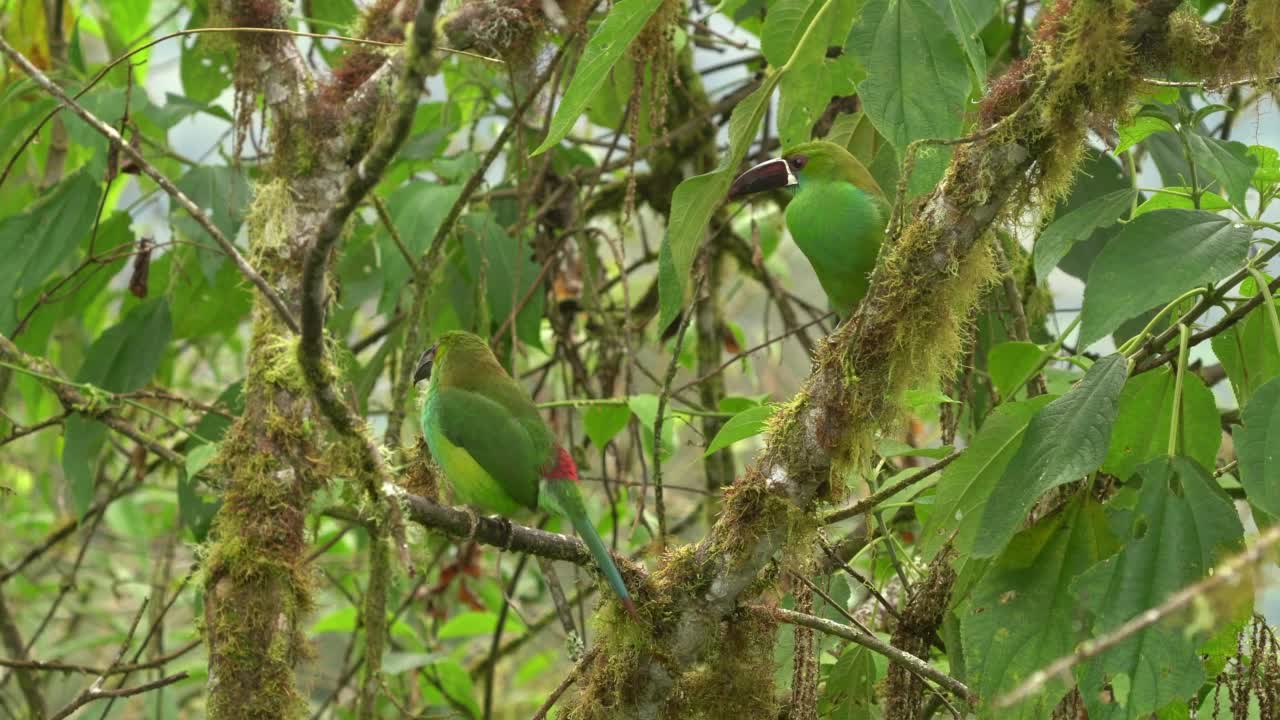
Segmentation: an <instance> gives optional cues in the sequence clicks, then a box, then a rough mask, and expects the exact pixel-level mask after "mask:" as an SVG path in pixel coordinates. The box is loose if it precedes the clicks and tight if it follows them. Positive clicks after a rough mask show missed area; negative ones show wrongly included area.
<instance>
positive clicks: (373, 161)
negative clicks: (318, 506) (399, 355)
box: [298, 0, 441, 464]
mask: <svg viewBox="0 0 1280 720" xmlns="http://www.w3.org/2000/svg"><path fill="white" fill-rule="evenodd" d="M440 2H441V0H424V2H423V3H422V6H421V7H419V8H418V14H417V16H416V17H415V18H414V22H413V34H412V36H411V37H410V38H409V43H408V47H407V48H406V49H405V53H406V55H405V63H404V67H403V73H402V75H401V77H400V84H399V86H398V87H397V88H396V104H395V113H394V114H393V115H392V117H391V119H390V121H389V123H388V126H387V128H386V130H385V131H384V132H382V133H381V134H379V136H378V138H377V140H375V141H374V143H373V147H371V148H369V152H368V154H367V155H365V156H364V158H363V159H361V160H360V162H358V163H356V166H355V167H354V168H352V170H351V172H350V173H349V174H348V175H347V179H346V182H345V183H344V184H343V187H342V192H341V194H340V195H339V198H338V201H337V203H336V204H335V205H334V206H333V207H332V208H330V209H329V212H328V213H327V214H326V215H325V218H324V221H323V222H322V223H321V224H320V228H319V229H318V230H317V231H316V238H315V240H314V241H313V242H312V243H311V247H310V249H308V251H307V257H306V260H305V262H304V264H303V268H302V340H301V342H299V343H298V363H299V364H300V365H301V366H302V370H303V373H304V374H305V375H306V377H307V382H308V384H310V385H311V390H312V392H313V393H314V394H315V396H316V400H317V401H318V402H319V403H320V408H321V410H323V411H324V414H325V415H326V416H327V417H328V418H329V420H330V422H332V423H333V424H334V427H336V428H337V429H338V431H339V432H341V433H343V434H344V435H350V434H352V433H354V432H355V429H356V427H357V419H356V417H355V413H353V412H352V411H351V409H350V408H348V407H347V406H346V404H345V403H343V402H342V400H341V399H340V398H339V397H338V396H337V393H335V392H334V390H333V386H332V384H331V383H330V379H329V376H328V374H327V373H326V372H325V368H324V357H325V352H324V321H325V306H326V305H327V300H328V298H327V292H326V289H325V282H324V278H325V271H326V270H327V268H328V265H329V256H330V255H331V254H332V252H333V248H334V246H335V245H336V244H337V242H338V238H339V237H340V236H341V235H342V229H343V228H344V227H345V226H346V224H347V220H348V219H349V218H350V217H351V215H352V213H354V212H355V210H356V208H357V207H358V206H359V205H360V203H361V202H362V201H363V200H364V197H365V195H367V194H368V193H369V191H370V190H372V189H373V187H374V186H375V185H377V184H378V181H379V180H381V179H382V174H383V173H384V172H386V169H387V166H388V165H390V164H391V160H392V158H394V157H395V154H396V152H397V151H398V150H399V149H400V146H401V145H403V144H404V141H405V139H406V138H407V137H408V136H409V130H410V128H411V127H412V126H413V115H414V112H415V111H416V110H417V108H418V97H419V95H420V94H421V93H422V83H423V81H424V80H425V79H426V77H427V75H428V72H429V70H430V58H431V50H432V48H433V47H434V44H435V31H434V28H435V17H436V12H437V11H439V9H440ZM366 444H367V443H366ZM371 460H372V458H371ZM375 464H378V463H376V462H375Z"/></svg>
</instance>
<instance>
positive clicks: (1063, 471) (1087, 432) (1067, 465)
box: [974, 353, 1128, 557]
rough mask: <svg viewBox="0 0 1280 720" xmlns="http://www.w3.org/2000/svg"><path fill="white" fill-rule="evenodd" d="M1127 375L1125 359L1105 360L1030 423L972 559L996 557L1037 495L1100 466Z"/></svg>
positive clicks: (985, 514) (990, 506)
mask: <svg viewBox="0 0 1280 720" xmlns="http://www.w3.org/2000/svg"><path fill="white" fill-rule="evenodd" d="M1127 373H1128V365H1127V361H1126V360H1125V358H1124V356H1123V355H1120V354H1119V353H1117V354H1114V355H1108V356H1107V357H1105V358H1102V359H1101V360H1099V361H1098V362H1096V363H1094V364H1093V367H1091V368H1089V371H1088V372H1086V373H1085V375H1084V378H1082V379H1081V380H1080V384H1079V385H1076V386H1075V387H1074V388H1072V389H1071V391H1070V392H1068V393H1067V394H1065V395H1063V396H1062V397H1060V398H1058V399H1057V400H1054V401H1053V402H1051V403H1049V404H1048V405H1046V406H1045V407H1044V409H1043V410H1041V411H1040V412H1039V413H1037V414H1036V416H1035V417H1034V418H1032V420H1031V423H1030V424H1029V425H1028V426H1027V434H1026V437H1025V438H1023V441H1022V447H1020V448H1018V452H1017V454H1016V455H1014V456H1013V460H1011V461H1009V465H1008V466H1007V467H1006V468H1005V471H1004V474H1003V475H1001V476H1000V482H999V483H997V484H996V488H995V490H994V491H993V492H992V493H991V496H992V497H996V498H999V500H1000V501H999V502H993V503H988V504H987V505H986V507H985V508H984V510H983V513H982V527H981V528H980V529H979V532H978V537H977V542H976V543H975V544H974V553H975V554H976V555H979V556H982V557H989V556H992V555H995V554H997V553H999V552H1000V551H1001V550H1003V549H1004V546H1005V544H1006V543H1008V542H1009V538H1011V537H1013V533H1014V532H1015V531H1016V530H1017V528H1018V526H1019V525H1020V524H1021V523H1022V520H1023V518H1025V517H1026V515H1027V512H1028V511H1029V510H1031V507H1032V506H1033V505H1035V503H1036V500H1038V499H1039V498H1040V496H1041V495H1043V494H1044V493H1045V492H1046V491H1048V490H1050V489H1051V488H1054V487H1057V486H1058V485H1062V484H1063V483H1068V482H1071V481H1072V480H1076V479H1079V478H1080V477H1082V476H1084V475H1085V474H1086V473H1090V472H1093V471H1094V470H1097V469H1098V467H1099V466H1100V465H1102V461H1103V459H1105V458H1106V456H1107V446H1108V444H1109V443H1110V442H1111V426H1112V423H1114V422H1115V418H1116V412H1117V410H1118V408H1119V404H1120V390H1121V389H1122V388H1123V387H1124V380H1125V375H1126V374H1127Z"/></svg>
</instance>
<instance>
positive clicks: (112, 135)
mask: <svg viewBox="0 0 1280 720" xmlns="http://www.w3.org/2000/svg"><path fill="white" fill-rule="evenodd" d="M0 53H3V54H4V55H6V56H8V58H9V59H10V60H12V61H13V63H14V64H15V65H17V66H18V67H19V68H22V71H23V72H24V73H26V74H27V76H28V77H30V78H31V79H32V81H34V82H35V84H36V85H39V86H40V88H41V89H43V90H44V91H45V92H47V93H49V94H50V95H52V96H53V97H54V98H56V99H57V101H58V102H59V103H61V104H62V105H63V106H64V107H66V108H67V109H68V110H70V111H71V112H73V113H75V114H76V115H77V116H78V117H79V118H80V119H81V120H84V121H85V122H86V123H88V124H89V126H90V127H92V128H93V129H94V130H97V131H98V132H99V133H100V134H102V135H104V136H105V137H106V138H107V139H108V140H110V141H111V142H112V144H114V145H115V146H116V147H118V148H120V151H121V152H123V153H124V154H125V155H128V156H129V159H130V160H132V161H133V162H134V163H136V164H137V165H138V167H139V169H141V170H142V172H143V173H145V174H146V175H147V177H149V178H151V179H152V180H154V181H155V183H156V184H157V185H159V186H160V188H161V189H162V190H164V191H165V192H166V193H168V195H169V197H171V198H173V199H174V201H175V202H177V203H178V204H179V205H181V206H182V209H183V210H186V211H187V213H188V214H189V215H191V217H192V218H193V219H194V220H195V221H196V223H197V224H199V225H200V227H202V228H204V230H205V232H207V233H209V236H210V237H212V238H213V239H214V241H215V242H217V243H218V247H220V248H222V251H223V252H224V253H226V254H227V257H229V258H231V261H232V262H233V263H235V266H236V268H238V269H239V270H240V273H241V274H242V275H244V276H245V277H246V278H248V279H249V282H252V283H253V285H254V287H256V288H258V292H260V293H262V295H263V297H265V298H266V299H267V302H269V303H271V307H273V308H274V309H275V311H276V313H277V314H279V315H280V319H281V320H283V321H284V323H285V325H288V326H289V329H291V330H293V331H294V332H295V333H296V332H298V321H297V320H294V318H293V315H292V313H290V312H289V308H288V306H287V305H285V304H284V300H282V299H281V298H280V296H279V295H278V294H276V291H275V290H274V289H272V287H271V286H270V285H268V284H267V281H266V280H265V279H264V278H263V277H262V275H261V274H259V273H258V271H257V270H255V269H254V267H253V266H252V265H250V264H249V261H248V260H247V259H245V257H244V256H243V255H241V254H240V251H239V250H236V247H235V245H232V244H231V241H230V240H229V239H227V236H226V235H223V234H222V231H221V230H219V229H218V226H217V225H214V224H213V221H212V220H210V219H209V216H208V215H206V214H205V213H204V211H203V210H201V209H200V207H199V206H198V205H196V204H195V202H193V201H192V200H191V198H189V197H187V196H186V194H185V193H183V192H182V191H181V190H179V189H178V186H177V185H174V184H173V182H172V181H170V180H169V178H167V177H165V176H164V174H162V173H161V172H160V171H159V170H157V169H156V167H155V166H154V165H152V164H151V163H149V162H147V160H146V158H144V157H142V153H140V152H138V150H137V149H135V148H134V147H133V146H132V145H130V144H129V143H128V142H127V141H126V140H125V139H124V138H123V137H121V136H120V133H118V132H116V129H115V128H113V127H111V126H110V125H108V124H107V123H105V122H103V121H102V120H100V119H99V118H98V117H97V116H95V115H94V114H93V113H91V112H89V111H88V110H86V109H85V108H84V106H82V105H80V104H79V103H77V102H76V101H75V100H72V99H71V97H70V96H68V95H67V93H66V92H64V91H63V90H62V88H60V87H58V86H57V85H56V84H54V82H53V81H52V80H50V79H49V78H48V77H47V76H46V75H45V74H44V73H42V72H40V70H39V68H37V67H36V66H35V65H32V64H31V61H30V60H28V59H27V58H26V57H25V56H24V55H23V54H22V53H20V52H18V51H17V50H15V49H14V47H13V46H12V45H10V44H9V43H8V42H6V41H5V39H4V38H0Z"/></svg>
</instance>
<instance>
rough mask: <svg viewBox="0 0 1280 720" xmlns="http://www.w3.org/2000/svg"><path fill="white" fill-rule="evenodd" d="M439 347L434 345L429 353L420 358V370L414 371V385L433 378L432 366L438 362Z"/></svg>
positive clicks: (428, 349) (429, 349)
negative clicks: (437, 352) (437, 350)
mask: <svg viewBox="0 0 1280 720" xmlns="http://www.w3.org/2000/svg"><path fill="white" fill-rule="evenodd" d="M437 347H439V346H438V345H432V346H431V347H429V348H427V351H426V352H424V353H422V357H420V358H418V369H417V370H414V371H413V382H414V384H417V383H420V382H422V381H423V380H426V379H427V378H429V377H431V366H432V364H434V363H435V361H436V348H437Z"/></svg>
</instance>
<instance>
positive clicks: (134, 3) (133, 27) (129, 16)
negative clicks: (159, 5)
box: [106, 0, 151, 43]
mask: <svg viewBox="0 0 1280 720" xmlns="http://www.w3.org/2000/svg"><path fill="white" fill-rule="evenodd" d="M106 7H107V8H108V9H109V10H110V13H111V15H110V17H111V29H112V30H114V31H115V32H116V34H117V35H119V37H120V39H121V40H122V41H123V42H125V43H133V42H136V41H137V40H140V39H141V38H140V37H139V36H140V35H141V34H142V32H143V31H144V30H146V27H147V14H148V13H149V12H150V11H151V0H111V2H109V3H106Z"/></svg>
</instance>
